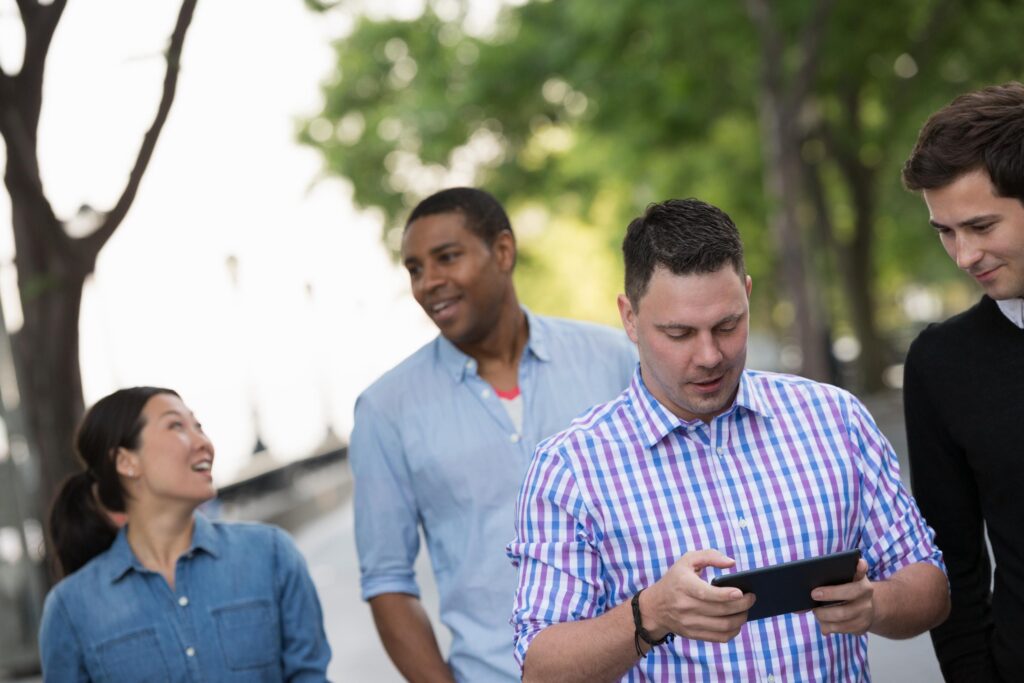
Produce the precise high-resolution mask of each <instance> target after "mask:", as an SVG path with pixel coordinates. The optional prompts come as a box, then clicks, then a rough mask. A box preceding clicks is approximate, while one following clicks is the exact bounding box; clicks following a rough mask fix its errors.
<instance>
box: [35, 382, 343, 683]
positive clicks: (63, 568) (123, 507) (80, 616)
mask: <svg viewBox="0 0 1024 683" xmlns="http://www.w3.org/2000/svg"><path fill="white" fill-rule="evenodd" d="M77 445H78V454H79V456H80V457H81V459H82V461H83V462H84V463H85V470H84V471H82V472H81V473H79V474H76V475H73V476H71V477H70V478H69V479H68V480H67V481H66V482H65V484H64V486H63V487H62V489H61V491H60V492H59V493H58V495H57V498H56V500H55V501H54V504H53V508H52V511H51V513H50V534H51V538H52V540H53V544H54V547H55V548H56V553H57V560H58V562H59V570H60V573H61V574H62V575H63V576H64V579H63V580H62V581H61V582H60V583H59V584H58V585H57V586H56V587H55V588H54V589H53V590H52V591H50V594H49V595H48V596H47V598H46V604H45V606H44V608H43V619H42V626H41V627H40V634H39V647H40V651H41V654H42V660H43V677H44V680H46V681H54V682H59V683H65V682H76V681H97V682H98V681H125V682H132V683H135V682H138V681H185V680H190V681H191V680H207V681H225V682H226V681H324V680H326V671H327V663H328V661H329V660H330V654H331V653H330V648H329V647H328V645H327V639H326V636H325V634H324V629H323V617H322V614H321V611H320V602H319V599H318V598H317V595H316V590H315V588H314V587H313V583H312V581H311V580H310V577H309V572H308V570H307V569H306V564H305V561H304V560H303V558H302V556H301V555H300V554H299V552H298V550H297V549H296V548H295V546H294V544H293V543H292V541H291V539H290V538H289V537H288V535H287V534H285V533H284V532H282V531H281V530H279V529H276V528H274V527H270V526H265V525H262V524H227V523H220V522H211V521H209V520H208V519H206V518H205V517H204V516H203V515H202V514H198V513H197V512H196V508H197V507H198V506H199V505H200V504H202V503H203V502H205V501H207V500H209V499H211V498H213V497H214V496H215V495H216V491H215V489H214V486H213V478H212V475H211V467H212V466H213V459H214V450H213V444H211V443H210V440H209V438H207V436H206V434H205V433H204V432H203V429H202V426H201V425H200V424H199V422H198V421H197V420H196V418H195V416H194V415H193V414H192V411H190V410H189V409H188V407H187V406H186V405H185V404H184V403H183V402H182V400H181V397H179V396H178V394H177V393H175V392H173V391H171V390H170V389H160V388H156V387H134V388H131V389H122V390H120V391H116V392H114V393H113V394H111V395H109V396H107V397H105V398H103V399H101V400H100V401H98V402H97V403H96V405H94V406H93V407H92V409H90V410H89V412H88V413H87V414H86V416H85V418H84V420H83V421H82V425H81V427H80V428H79V432H78V444H77ZM111 513H124V517H125V518H126V519H127V523H126V524H125V525H124V526H122V527H120V528H118V526H117V525H116V524H115V523H114V522H113V520H112V519H111Z"/></svg>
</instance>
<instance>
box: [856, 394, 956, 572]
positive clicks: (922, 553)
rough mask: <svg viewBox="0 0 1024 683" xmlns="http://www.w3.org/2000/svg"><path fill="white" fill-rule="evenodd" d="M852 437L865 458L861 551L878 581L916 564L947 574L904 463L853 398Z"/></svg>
mask: <svg viewBox="0 0 1024 683" xmlns="http://www.w3.org/2000/svg"><path fill="white" fill-rule="evenodd" d="M849 425H850V435H851V438H852V439H853V442H854V447H855V448H856V449H857V450H858V451H859V452H860V454H861V460H860V462H861V468H862V469H861V473H862V478H861V485H862V487H863V488H862V495H861V498H860V500H861V507H860V510H859V514H860V516H861V518H862V519H863V524H862V525H861V527H862V536H861V543H860V546H861V549H862V550H863V551H864V553H865V559H866V560H867V561H868V565H869V567H870V569H869V576H870V577H871V579H872V580H875V581H879V580H884V579H888V578H889V577H891V576H892V575H893V574H895V573H896V572H898V571H899V570H900V569H902V568H903V567H905V566H907V565H910V564H914V563H916V562H925V563H928V564H932V565H935V566H936V567H938V568H939V569H941V570H942V571H943V573H945V572H946V566H945V564H944V563H943V561H942V551H940V550H939V548H938V546H936V545H935V533H934V532H933V531H932V529H931V528H929V527H928V525H927V524H926V523H925V521H924V518H923V517H922V516H921V512H920V510H918V507H917V503H915V502H914V499H913V498H912V497H911V495H910V493H909V492H908V491H907V489H906V487H905V486H903V483H902V482H901V481H900V467H899V460H898V459H897V458H896V453H895V452H894V451H893V448H892V445H891V444H890V443H889V441H888V440H887V439H886V438H885V436H884V435H882V433H881V431H880V430H879V429H878V427H877V425H876V424H875V422H874V420H872V418H871V415H870V414H868V412H867V410H866V409H865V408H864V406H863V405H861V403H860V402H859V401H857V400H856V399H853V402H852V407H851V411H850V416H849Z"/></svg>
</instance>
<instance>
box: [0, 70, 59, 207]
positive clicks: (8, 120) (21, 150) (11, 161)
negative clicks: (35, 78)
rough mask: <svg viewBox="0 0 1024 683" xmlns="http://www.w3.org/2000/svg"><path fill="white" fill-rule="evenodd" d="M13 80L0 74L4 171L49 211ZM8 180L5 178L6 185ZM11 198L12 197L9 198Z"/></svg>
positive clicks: (32, 141) (0, 126)
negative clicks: (16, 178)
mask: <svg viewBox="0 0 1024 683" xmlns="http://www.w3.org/2000/svg"><path fill="white" fill-rule="evenodd" d="M15 87H16V81H15V79H14V78H11V77H10V76H7V75H4V76H3V77H2V78H0V135H2V136H3V139H4V142H5V143H6V145H7V164H8V166H9V169H8V175H9V174H10V173H11V172H12V171H13V173H14V174H15V175H16V176H17V177H18V179H19V180H20V181H21V182H23V183H24V184H25V186H27V187H28V188H30V189H31V191H32V199H33V200H34V201H35V202H37V203H39V204H41V205H45V206H46V208H47V210H48V211H49V212H50V213H51V214H52V213H53V209H52V208H51V207H50V202H49V201H48V200H47V199H46V195H45V193H44V192H43V185H42V181H41V180H40V178H39V163H38V161H37V159H36V152H35V142H34V136H31V135H30V134H29V132H28V130H26V128H25V125H24V122H23V121H22V119H21V114H20V112H19V111H18V107H17V106H16V101H17V93H16V92H15ZM9 184H10V183H9V182H8V185H9ZM12 201H13V198H12Z"/></svg>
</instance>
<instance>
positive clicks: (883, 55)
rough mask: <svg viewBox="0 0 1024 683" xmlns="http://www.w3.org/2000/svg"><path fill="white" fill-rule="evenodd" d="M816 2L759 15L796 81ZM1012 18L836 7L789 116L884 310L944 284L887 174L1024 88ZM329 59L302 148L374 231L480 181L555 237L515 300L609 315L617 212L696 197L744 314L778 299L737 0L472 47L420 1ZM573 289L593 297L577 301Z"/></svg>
mask: <svg viewBox="0 0 1024 683" xmlns="http://www.w3.org/2000/svg"><path fill="white" fill-rule="evenodd" d="M812 4H813V3H809V2H806V0H779V2H775V3H773V5H774V6H775V7H776V9H777V11H778V20H779V25H780V28H781V32H782V35H783V36H784V37H785V39H786V49H785V53H784V59H785V63H786V65H787V67H788V74H789V76H790V77H792V75H793V72H794V71H795V69H796V65H797V64H798V63H799V59H800V57H801V55H800V54H799V51H798V48H797V46H798V45H800V33H801V31H802V30H803V27H804V26H805V25H806V23H807V20H808V17H809V16H810V13H811V7H810V5H812ZM1022 28H1024V12H1020V11H1019V8H1018V7H1017V5H1016V3H1013V2H1008V1H1006V0H979V1H977V2H970V3H968V2H966V0H887V1H886V2H880V1H878V2H867V3H865V2H864V0H859V1H854V0H836V6H835V9H834V11H833V13H832V14H831V16H830V19H829V22H828V24H827V26H826V32H825V35H824V40H823V46H824V47H823V51H822V57H821V60H820V63H819V64H818V65H817V66H818V69H819V72H818V73H819V77H818V79H817V80H816V82H815V84H814V86H813V88H812V91H811V93H810V94H809V97H808V98H807V101H806V103H805V106H804V108H803V110H801V112H800V113H799V117H800V119H801V124H802V126H803V127H804V129H805V130H806V142H805V144H804V146H803V148H802V153H803V158H804V162H805V163H806V165H807V167H808V169H809V170H810V171H811V172H814V173H816V174H817V175H818V177H819V178H820V179H821V182H822V186H823V191H824V193H825V196H826V199H827V202H826V204H827V206H828V207H829V212H830V215H829V216H828V218H829V219H830V220H831V223H832V225H833V227H834V232H835V236H836V240H838V244H839V247H840V249H842V248H844V247H845V246H846V245H848V244H849V243H850V241H851V240H852V239H853V236H854V235H855V234H856V229H857V228H856V223H857V220H858V218H860V219H863V220H866V221H868V224H869V225H873V226H874V228H875V230H874V234H875V236H876V239H875V242H874V246H873V249H872V255H873V257H874V267H873V273H874V277H875V283H876V287H877V288H878V289H879V290H880V291H881V296H880V297H879V305H880V306H888V307H895V306H896V305H897V304H898V300H897V297H896V296H895V292H896V291H897V290H898V288H901V287H902V286H904V285H905V284H906V283H907V282H909V281H912V280H921V281H937V280H941V279H944V278H948V277H955V272H954V270H955V269H953V268H951V267H950V266H949V264H948V263H947V261H946V257H945V255H944V254H943V253H942V252H941V249H939V248H938V247H937V245H936V244H934V242H935V240H934V235H933V234H932V232H931V230H930V229H929V228H928V227H927V224H926V214H925V209H924V208H923V206H922V205H921V203H920V200H919V199H918V198H916V197H914V196H913V195H910V194H909V193H907V192H905V191H904V190H903V189H902V188H901V186H900V182H899V169H900V167H901V165H902V162H903V160H904V159H905V157H906V155H907V153H908V152H909V150H910V148H911V146H912V144H913V141H914V138H915V137H916V132H917V130H918V128H919V127H920V125H921V124H922V123H923V121H924V119H925V118H926V117H927V115H928V114H929V113H931V112H932V111H934V110H935V109H937V108H938V107H939V106H941V105H942V104H943V103H945V102H947V101H948V100H950V99H951V98H952V97H953V96H955V95H956V94H958V93H960V92H962V91H965V90H968V89H971V88H974V87H977V86H979V85H982V84H986V83H992V82H999V81H1002V80H1008V79H1011V78H1017V79H1019V78H1021V77H1022V76H1024V55H1022V54H1021V51H1020V50H1019V48H1018V47H1017V46H1016V41H1015V40H1014V39H1013V36H1015V35H1019V34H1020V32H1021V29H1022ZM335 48H336V51H337V68H336V73H334V74H332V75H331V76H330V77H329V78H328V80H327V82H326V83H325V85H324V96H325V105H324V109H323V112H322V113H321V114H320V115H319V116H318V117H316V118H315V119H313V120H310V121H307V122H304V124H303V127H302V130H301V133H300V136H301V139H302V140H303V141H304V142H306V143H308V144H311V145H313V146H315V147H316V148H318V149H319V150H320V151H321V152H322V153H323V155H324V159H325V162H326V166H327V169H328V171H329V172H330V173H334V174H338V175H341V176H344V177H346V178H348V179H350V180H351V182H352V183H353V186H354V196H355V200H356V202H357V203H359V204H360V205H362V206H373V207H379V208H380V209H382V210H383V212H384V214H385V216H386V217H387V222H388V227H394V226H397V225H400V224H401V222H402V219H403V217H404V215H405V213H406V212H407V211H408V210H409V208H410V207H411V206H412V204H414V203H415V202H416V201H418V200H419V199H420V198H422V196H423V195H424V194H426V193H428V192H430V191H433V190H434V189H437V187H438V186H439V185H440V184H442V183H446V182H449V181H452V182H456V181H457V182H463V183H465V182H473V183H475V184H479V185H480V186H483V187H486V188H488V189H489V190H490V191H492V192H494V194H495V195H496V196H498V197H499V198H501V199H502V200H503V201H504V202H505V203H506V204H507V206H509V208H510V209H511V210H512V213H513V218H514V220H517V216H518V213H519V212H520V210H526V209H527V208H529V207H533V208H534V209H536V208H537V207H542V208H543V210H544V215H545V216H546V218H544V219H543V220H542V221H541V223H543V224H544V225H546V226H547V228H544V227H541V228H539V229H535V230H528V231H526V232H525V233H524V234H521V235H520V244H521V248H522V251H523V255H524V257H523V260H522V262H521V267H520V272H519V273H518V276H517V277H518V282H519V283H520V288H521V289H522V290H523V294H524V299H526V300H527V302H528V303H531V304H533V305H535V306H536V307H537V308H539V309H540V310H545V311H550V312H557V313H563V314H572V315H581V314H583V313H582V311H586V315H588V316H590V317H598V318H604V319H607V318H608V317H609V313H608V312H609V311H610V312H611V313H610V315H612V316H613V315H614V310H613V309H612V308H611V304H610V301H611V299H610V298H609V297H611V296H612V295H613V294H614V293H615V292H616V291H618V290H619V288H620V287H621V285H620V282H619V280H618V279H619V278H620V277H621V273H620V272H619V270H618V268H619V266H618V265H617V264H618V260H619V259H618V256H617V250H618V245H619V242H620V241H621V236H622V233H623V231H624V228H625V225H626V224H627V223H628V221H629V220H630V218H632V217H633V216H636V215H637V214H638V213H639V212H641V211H642V210H643V208H644V206H645V205H646V204H647V203H649V202H652V201H658V200H662V199H665V198H668V197H678V196H699V197H701V198H702V199H706V200H707V201H711V202H713V203H716V204H718V205H720V206H722V207H723V208H725V209H726V210H727V211H729V213H730V214H731V215H732V216H733V218H734V219H735V220H736V222H737V224H738V225H739V226H740V229H741V231H742V233H743V235H744V240H745V242H746V246H747V252H748V261H749V263H748V266H749V269H750V271H751V273H752V275H753V276H754V278H755V280H756V281H757V283H758V286H757V287H756V288H755V292H756V296H755V304H756V305H757V306H759V307H762V308H764V309H766V310H768V309H771V308H773V307H774V306H775V300H776V294H775V291H776V290H775V287H774V282H775V279H776V275H775V267H776V266H775V263H776V260H775V256H774V254H775V251H776V248H777V245H776V244H774V241H773V240H774V238H773V236H772V235H771V234H770V233H769V232H768V231H767V229H766V227H765V216H766V213H767V207H766V205H765V199H764V192H763V184H764V180H763V162H762V158H761V140H760V138H759V136H760V128H759V126H758V116H759V112H758V109H757V106H758V100H757V96H758V92H759V87H760V86H759V82H758V78H759V73H760V68H761V64H760V59H761V52H760V46H759V44H758V36H757V32H756V31H755V30H754V27H753V25H752V23H751V21H750V18H749V16H748V15H747V12H746V5H745V3H744V2H742V0H727V1H725V2H699V1H697V0H675V1H673V2H659V1H657V0H620V1H619V2H612V3H595V2H592V0H558V1H557V2H539V1H536V2H530V3H528V4H525V5H523V6H520V7H513V8H506V9H505V10H504V13H503V15H502V18H501V20H500V22H499V24H498V26H497V28H496V30H495V31H494V33H493V35H488V36H484V37H478V36H471V35H467V34H466V33H465V32H464V31H463V28H462V21H461V17H458V18H454V19H451V20H447V21H446V20H442V19H441V18H440V17H439V16H438V15H437V14H436V13H435V12H434V11H433V10H432V9H429V8H428V10H427V12H426V13H425V14H424V15H423V16H421V17H420V18H418V19H416V20H414V21H408V22H403V21H387V22H372V21H369V20H366V19H362V20H360V21H359V22H358V25H357V27H356V29H355V30H354V32H353V33H352V35H351V36H349V37H347V38H345V39H343V40H340V41H339V42H338V43H337V44H336V45H335ZM804 119H806V120H804ZM451 170H455V171H457V173H455V175H446V174H447V173H448V172H449V171H451ZM851 173H856V174H858V177H860V178H863V179H866V188H867V191H868V194H867V195H863V196H862V195H856V193H855V192H854V190H853V189H852V187H853V185H852V184H851V182H852V181H851V177H852V176H851ZM864 196H866V197H867V201H868V202H870V206H864V201H865V200H864V199H863V197H864ZM802 208H803V210H804V211H803V213H804V214H807V212H808V211H810V207H802ZM535 213H536V212H535ZM809 222H810V223H811V224H813V222H814V220H813V219H812V220H811V221H809ZM549 233H550V234H549ZM808 240H809V244H811V245H815V244H818V242H815V238H814V237H813V236H812V235H811V234H808ZM605 255H607V256H605ZM815 262H816V263H817V265H818V268H819V271H818V272H819V273H820V277H821V278H823V282H824V283H825V284H824V286H823V288H822V289H823V291H826V292H827V293H828V295H827V297H826V299H827V300H828V302H829V303H830V308H831V310H832V314H833V317H834V318H835V321H834V324H835V325H837V326H839V327H842V325H843V322H842V320H843V317H844V316H845V315H846V311H845V307H844V303H843V302H844V300H845V299H846V298H847V297H848V296H849V295H850V293H849V292H845V291H844V290H843V287H844V286H843V284H842V282H840V281H839V280H838V279H837V276H836V274H835V263H834V256H829V255H828V254H824V253H818V254H817V256H816V258H815ZM587 264H590V265H591V266H592V267H588V265H587ZM595 275H597V276H598V277H595ZM581 283H585V285H583V286H582V287H581ZM580 289H586V290H587V293H586V294H578V293H577V294H573V292H576V291H577V290H580ZM581 297H585V298H587V301H589V302H590V303H588V302H587V301H583V300H581ZM593 297H598V298H597V299H594V298H593ZM601 297H605V298H604V299H601ZM595 300H603V301H605V302H609V303H605V304H603V305H604V306H605V308H600V304H595V303H593V301H595ZM593 311H596V313H595V312H593ZM760 319H761V320H762V321H767V320H769V319H770V316H768V315H765V316H762V317H761V318H760ZM883 320H885V321H890V320H891V321H897V320H898V316H894V315H889V314H887V315H885V316H883Z"/></svg>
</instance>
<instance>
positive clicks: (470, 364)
mask: <svg viewBox="0 0 1024 683" xmlns="http://www.w3.org/2000/svg"><path fill="white" fill-rule="evenodd" d="M521 308H522V311H523V313H525V314H526V324H527V327H528V329H529V334H528V336H527V339H526V347H525V348H524V349H523V355H526V354H527V353H530V354H532V355H533V356H535V357H536V358H537V359H538V360H541V361H544V362H547V361H550V360H551V357H550V355H549V354H548V347H547V335H546V331H545V329H544V323H543V320H541V319H540V318H538V317H537V316H535V315H534V314H533V313H531V312H530V310H529V309H528V308H527V307H526V306H522V307H521ZM437 354H438V358H439V359H440V363H441V366H442V367H443V368H444V369H445V370H446V371H447V372H448V374H449V375H451V377H452V379H453V380H454V381H455V382H462V381H463V380H465V378H466V373H475V372H476V360H474V359H473V358H472V357H471V356H469V355H467V354H465V353H463V352H462V351H460V350H459V348H458V347H457V346H455V344H453V343H452V342H451V341H449V340H448V339H447V338H445V337H444V336H443V335H438V337H437Z"/></svg>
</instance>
